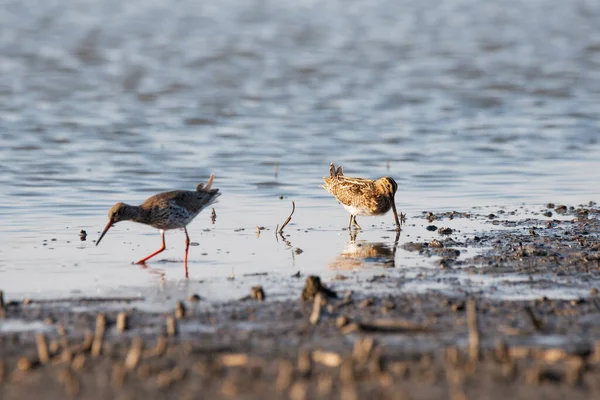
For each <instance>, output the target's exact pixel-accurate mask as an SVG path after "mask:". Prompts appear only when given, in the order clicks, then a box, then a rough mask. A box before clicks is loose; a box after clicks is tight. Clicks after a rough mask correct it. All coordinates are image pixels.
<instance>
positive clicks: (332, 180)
mask: <svg viewBox="0 0 600 400" xmlns="http://www.w3.org/2000/svg"><path fill="white" fill-rule="evenodd" d="M323 180H324V181H325V184H324V185H322V187H323V188H324V189H325V190H327V191H328V192H329V193H331V194H332V195H334V196H335V198H336V199H337V200H338V201H339V202H340V203H342V205H343V206H344V208H345V209H346V211H348V212H349V213H350V222H348V229H350V228H351V226H352V225H354V226H356V228H357V229H361V228H360V225H358V223H357V222H356V216H357V215H366V216H370V215H383V214H385V213H387V212H388V211H389V210H390V208H391V209H392V211H393V212H394V219H395V220H396V230H400V220H404V214H402V213H401V214H400V220H398V213H397V212H396V204H395V196H396V190H398V184H397V183H396V181H395V180H393V179H392V178H390V177H389V176H384V177H383V178H379V179H377V180H371V179H363V178H351V177H348V176H344V172H343V171H342V166H341V165H340V166H338V168H337V169H336V168H335V165H333V163H331V165H330V166H329V176H326V177H324V178H323Z"/></svg>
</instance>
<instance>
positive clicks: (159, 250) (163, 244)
mask: <svg viewBox="0 0 600 400" xmlns="http://www.w3.org/2000/svg"><path fill="white" fill-rule="evenodd" d="M160 236H161V237H162V246H161V248H160V249H158V250H157V251H155V252H154V253H152V254H150V255H149V256H148V257H146V258H142V259H141V260H140V261H138V262H136V264H145V263H146V261H148V260H149V259H151V258H152V257H154V256H155V255H157V254H158V253H162V252H163V251H164V250H165V249H166V246H165V231H164V230H163V229H161V230H160Z"/></svg>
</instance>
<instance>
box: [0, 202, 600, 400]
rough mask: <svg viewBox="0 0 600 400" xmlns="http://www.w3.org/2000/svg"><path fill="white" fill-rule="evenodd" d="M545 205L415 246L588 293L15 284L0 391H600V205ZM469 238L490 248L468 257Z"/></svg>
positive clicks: (232, 394)
mask: <svg viewBox="0 0 600 400" xmlns="http://www.w3.org/2000/svg"><path fill="white" fill-rule="evenodd" d="M540 213H541V215H531V216H527V215H525V216H522V217H519V218H509V217H508V216H506V215H495V214H489V215H483V216H479V217H481V218H487V219H488V220H489V223H490V224H491V226H492V227H502V229H497V230H490V231H489V232H487V233H485V232H484V233H480V234H477V235H467V237H465V238H464V240H462V241H458V239H457V237H458V236H456V235H454V236H452V235H440V239H438V240H434V241H430V242H419V241H418V240H416V241H413V242H408V243H405V244H404V245H403V247H404V248H405V249H409V250H412V251H415V252H419V253H420V254H422V255H423V256H424V257H427V256H435V257H437V258H434V260H437V261H435V262H437V263H439V265H440V269H442V270H445V271H447V272H448V274H449V276H450V277H449V278H448V280H449V281H452V279H454V278H452V276H453V275H452V272H453V271H460V273H461V274H462V275H471V276H483V277H485V276H487V275H490V276H493V277H494V278H495V282H502V284H503V285H508V286H514V287H515V290H516V292H519V291H531V292H535V291H536V290H537V289H539V288H543V289H546V290H547V289H555V290H556V293H560V292H561V291H565V292H567V291H569V290H571V293H572V290H573V289H577V290H580V291H585V292H584V295H582V296H580V297H578V298H570V299H564V300H559V299H549V298H548V297H544V296H542V297H539V298H532V299H527V300H523V299H520V300H512V299H510V298H507V296H495V293H496V291H495V286H494V285H486V286H484V287H482V289H481V290H479V291H478V290H473V288H472V287H470V288H469V290H466V289H465V290H461V287H460V286H461V285H460V284H457V285H456V286H455V287H454V288H453V289H452V290H436V289H431V290H427V291H424V292H418V293H407V292H404V291H400V290H398V293H393V292H390V290H389V286H390V282H389V279H392V278H390V277H389V276H386V275H385V274H382V275H380V276H377V275H376V276H374V277H373V278H372V279H370V281H369V284H370V286H371V289H373V287H376V285H378V284H387V286H386V287H387V288H388V289H387V290H386V291H385V294H381V295H377V294H373V293H374V292H373V290H371V291H369V293H361V291H360V290H355V291H352V292H345V293H344V292H336V291H334V290H331V288H328V286H331V285H329V283H330V282H321V280H320V279H319V278H318V277H316V276H302V275H301V276H300V277H299V278H296V279H304V280H305V281H306V284H305V287H304V290H303V291H302V292H300V291H299V292H298V294H297V300H270V299H269V287H266V286H265V287H248V296H247V297H244V298H242V299H239V300H236V301H229V302H221V303H210V304H208V303H209V302H207V301H206V300H207V299H204V298H202V297H200V296H195V295H192V296H190V297H189V298H187V299H185V301H181V302H179V303H178V304H177V307H176V308H175V309H174V310H172V311H171V312H160V313H159V312H147V311H141V310H139V309H137V308H136V303H138V302H139V301H140V299H139V298H135V297H132V298H72V299H59V300H51V301H48V300H46V301H43V300H40V301H38V300H35V299H23V301H14V300H13V301H11V302H5V303H4V304H2V311H1V313H2V317H3V321H2V324H3V325H1V326H2V327H3V329H2V331H1V332H0V397H1V398H2V399H23V398H33V397H39V396H40V394H41V393H43V397H44V398H46V399H63V398H66V397H67V398H68V397H71V398H78V399H107V398H116V399H158V398H165V397H169V398H182V399H187V398H190V399H191V398H236V399H260V398H286V399H287V398H291V399H313V398H342V399H353V398H367V397H372V398H383V399H385V398H390V399H402V398H406V399H437V398H452V399H466V398H490V399H505V398H507V397H511V398H546V399H553V398H556V399H559V398H567V397H568V398H574V399H578V398H582V399H583V398H590V397H593V396H594V395H598V394H600V383H599V382H600V379H599V378H600V341H599V339H600V298H598V288H599V287H600V286H599V285H598V282H599V280H598V278H599V271H598V270H599V268H598V267H599V259H600V252H599V250H600V242H599V241H598V232H599V229H598V228H599V222H598V219H597V217H598V214H600V210H599V209H597V208H595V204H593V203H590V204H588V205H586V206H579V207H564V208H563V207H558V206H555V205H552V204H548V206H547V209H546V210H545V211H544V210H543V211H542V212H540ZM536 214H538V213H536ZM553 215H556V216H560V218H556V219H553V218H552V216H553ZM423 218H425V219H428V220H429V221H430V222H431V224H435V221H443V219H444V218H474V216H473V215H469V214H459V213H454V214H453V213H446V214H440V215H435V214H424V215H423ZM447 233H448V234H449V233H450V232H447ZM452 237H454V238H452ZM469 248H472V249H477V250H478V251H476V252H473V254H474V255H473V256H472V257H458V254H461V252H463V253H464V252H466V253H467V254H470V253H469V252H468V251H466V250H468V249H469ZM432 276H433V278H429V277H428V276H427V274H423V275H422V276H417V277H416V278H412V279H420V280H424V281H425V283H427V280H428V279H429V280H431V281H432V282H431V284H432V286H434V284H435V282H434V281H436V280H438V281H439V280H440V279H441V280H443V279H445V278H444V277H443V276H442V277H441V278H440V275H439V274H434V275H432ZM503 277H507V278H506V282H503ZM508 277H510V279H509V278H508ZM515 277H518V279H517V278H515ZM242 279H243V278H242ZM338 279H345V278H344V275H343V274H340V275H339V277H338ZM393 279H397V277H396V278H393ZM397 284H398V287H402V285H403V282H397ZM560 297H561V296H560V295H558V296H556V298H560Z"/></svg>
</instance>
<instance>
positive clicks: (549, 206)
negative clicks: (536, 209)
mask: <svg viewBox="0 0 600 400" xmlns="http://www.w3.org/2000/svg"><path fill="white" fill-rule="evenodd" d="M546 208H549V209H553V208H554V203H548V204H546Z"/></svg>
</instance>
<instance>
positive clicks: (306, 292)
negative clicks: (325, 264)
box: [302, 275, 337, 300]
mask: <svg viewBox="0 0 600 400" xmlns="http://www.w3.org/2000/svg"><path fill="white" fill-rule="evenodd" d="M317 293H322V294H324V295H325V296H326V297H337V294H336V293H335V292H334V291H333V290H331V289H328V288H327V287H326V286H323V284H322V283H321V278H320V277H318V276H316V275H310V276H307V277H306V283H305V284H304V289H302V299H303V300H313V299H314V298H315V296H316V295H317Z"/></svg>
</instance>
